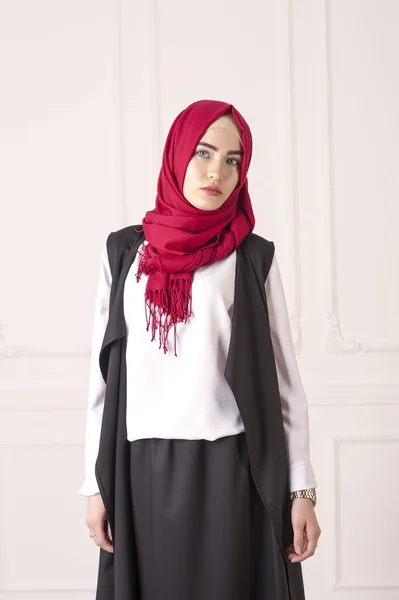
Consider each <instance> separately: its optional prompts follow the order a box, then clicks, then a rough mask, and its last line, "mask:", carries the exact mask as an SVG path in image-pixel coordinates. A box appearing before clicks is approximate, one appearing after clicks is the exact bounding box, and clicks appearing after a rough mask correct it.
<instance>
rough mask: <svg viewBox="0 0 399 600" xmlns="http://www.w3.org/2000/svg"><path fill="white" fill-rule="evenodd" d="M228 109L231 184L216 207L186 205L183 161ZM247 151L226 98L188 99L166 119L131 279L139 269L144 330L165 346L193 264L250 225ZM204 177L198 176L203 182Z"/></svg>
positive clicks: (214, 254)
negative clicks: (236, 144) (234, 166)
mask: <svg viewBox="0 0 399 600" xmlns="http://www.w3.org/2000/svg"><path fill="white" fill-rule="evenodd" d="M229 111H231V113H232V115H233V117H234V119H235V121H236V123H237V125H238V127H239V128H240V129H241V131H242V143H243V151H244V156H243V160H242V163H241V167H240V179H239V183H238V185H237V187H236V188H235V190H234V191H233V193H232V194H231V196H230V197H229V198H228V200H226V202H225V203H224V204H223V205H222V206H221V207H220V208H219V209H217V210H210V211H204V210H200V209H198V208H196V207H194V206H192V205H191V204H190V203H189V202H188V201H187V200H186V198H185V197H184V195H183V184H184V178H185V173H186V170H187V166H188V163H189V162H190V160H191V159H192V157H193V155H194V151H195V148H196V146H197V145H198V142H199V141H200V140H201V137H202V136H203V134H204V133H205V131H206V129H208V127H210V126H211V125H212V123H213V122H214V121H216V119H218V118H219V117H221V116H223V115H224V114H226V113H227V112H229ZM251 156H252V135H251V131H250V129H249V126H248V124H247V123H246V121H245V120H244V118H243V116H242V115H241V114H240V113H239V112H238V111H237V110H236V109H235V108H234V106H233V105H232V104H228V103H226V102H219V101H216V100H201V101H199V102H194V103H193V104H191V105H190V106H188V107H187V108H186V109H185V110H184V111H183V112H182V113H180V114H179V115H178V116H177V118H176V119H175V121H174V122H173V124H172V127H171V129H170V131H169V134H168V137H167V139H166V143H165V149H164V154H163V160H162V167H161V171H160V174H159V179H158V189H157V197H156V206H155V209H154V210H151V211H149V212H147V213H146V215H145V218H144V219H143V221H142V224H143V229H144V233H145V237H146V240H147V244H146V245H145V247H144V252H143V253H142V255H141V258H140V263H139V269H138V272H137V280H139V279H140V277H141V275H142V274H143V273H145V274H146V275H148V276H149V277H148V281H147V286H146V292H145V303H146V311H147V330H149V329H151V333H152V338H151V339H152V340H154V339H155V336H156V333H157V331H158V334H159V347H160V348H161V347H163V349H164V352H165V353H166V352H167V338H168V334H169V331H170V329H171V327H173V328H174V350H175V354H176V324H177V323H179V322H184V323H186V322H187V319H188V318H189V317H190V316H191V284H192V277H193V272H194V270H195V269H198V267H202V266H205V265H210V264H212V263H214V262H216V261H218V260H220V259H222V258H224V257H225V256H228V255H229V254H231V253H232V252H233V251H234V250H235V249H236V248H237V247H238V246H239V245H240V243H241V242H242V240H243V239H244V238H245V237H246V236H247V235H248V234H249V233H251V232H252V231H253V229H254V226H255V218H254V214H253V210H252V205H251V199H250V195H249V192H248V179H247V173H248V168H249V165H250V162H251ZM209 184H210V182H204V185H209Z"/></svg>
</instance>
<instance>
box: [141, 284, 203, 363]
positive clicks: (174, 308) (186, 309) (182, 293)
mask: <svg viewBox="0 0 399 600" xmlns="http://www.w3.org/2000/svg"><path fill="white" fill-rule="evenodd" d="M145 304H146V319H147V331H151V341H154V339H155V337H156V333H157V331H158V336H159V348H163V351H164V353H165V354H166V353H167V351H168V347H167V340H168V335H169V331H170V329H171V328H172V327H173V329H174V353H175V356H177V352H176V339H177V334H176V326H177V323H185V324H186V323H187V320H188V319H189V318H190V317H191V315H192V297H191V280H189V279H187V278H180V277H171V278H170V284H169V289H168V290H150V291H147V292H146V303H145Z"/></svg>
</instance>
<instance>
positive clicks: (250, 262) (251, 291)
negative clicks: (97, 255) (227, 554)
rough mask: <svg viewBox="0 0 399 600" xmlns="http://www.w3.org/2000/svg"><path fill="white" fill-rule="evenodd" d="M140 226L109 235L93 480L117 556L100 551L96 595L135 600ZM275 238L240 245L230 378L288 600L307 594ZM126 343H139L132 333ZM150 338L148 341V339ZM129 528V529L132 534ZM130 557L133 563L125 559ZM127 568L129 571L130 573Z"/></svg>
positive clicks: (254, 237)
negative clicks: (290, 452) (291, 476)
mask: <svg viewBox="0 0 399 600" xmlns="http://www.w3.org/2000/svg"><path fill="white" fill-rule="evenodd" d="M137 229H141V226H140V225H137V226H130V227H126V228H124V229H121V230H119V231H117V232H114V233H111V234H110V236H109V237H108V240H107V250H108V257H109V261H110V268H111V272H112V287H111V299H110V310H109V319H108V324H107V328H106V331H105V335H104V340H103V344H102V348H101V352H100V368H101V372H102V374H103V377H104V380H105V381H106V383H107V386H106V394H105V403H104V413H103V421H102V429H101V437H100V447H99V452H98V457H97V462H96V478H97V482H98V485H99V488H100V492H101V496H102V499H103V501H104V505H105V508H106V511H107V515H108V518H109V521H110V525H111V530H112V534H113V540H114V547H115V552H114V554H110V553H107V552H105V551H104V550H101V551H100V569H99V580H98V590H97V600H136V598H137V599H139V598H140V593H139V582H138V579H137V576H136V575H135V573H132V568H131V565H132V564H133V563H134V562H135V560H136V559H135V556H136V552H135V548H134V539H133V536H132V535H131V533H130V532H133V523H132V514H131V513H132V511H131V506H130V486H129V461H128V457H129V442H128V440H127V432H126V361H125V355H126V324H125V320H124V312H123V293H124V284H125V280H126V276H127V273H128V271H129V268H130V267H131V265H132V263H133V261H134V259H135V255H136V251H137V248H138V247H139V246H140V245H141V244H142V242H143V241H144V239H145V238H144V233H143V232H140V233H138V232H137V231H136V230H137ZM273 256H274V244H273V243H272V242H269V241H267V240H265V239H264V238H262V237H259V236H258V235H255V234H250V235H248V236H247V237H246V238H245V239H244V241H243V242H242V243H241V245H240V246H239V247H238V249H237V264H236V278H235V290H234V307H233V318H232V332H231V340H230V347H229V353H228V358H227V364H226V369H225V378H226V381H227V382H228V384H229V386H230V388H231V390H232V392H233V394H234V397H235V399H236V402H237V406H238V409H239V411H240V413H241V417H242V420H243V423H244V427H245V431H246V439H247V444H248V453H249V458H250V464H251V472H252V476H253V480H254V483H255V485H256V488H257V490H258V493H259V495H260V497H261V499H262V502H263V504H264V506H265V508H266V510H267V512H268V514H269V517H270V519H271V521H272V524H273V526H274V530H275V534H276V537H277V540H278V543H279V545H280V549H281V554H282V560H284V563H285V568H286V573H287V581H288V587H289V591H290V599H291V600H303V598H304V595H303V584H302V574H301V566H300V563H296V564H292V563H291V562H290V561H289V560H288V559H287V558H286V555H285V548H287V546H288V545H289V544H292V542H293V531H292V525H291V500H290V494H289V480H288V462H287V452H286V445H285V436H284V427H283V418H282V411H281V401H280V393H279V387H278V380H277V372H276V364H275V359H274V353H273V346H272V341H271V336H270V326H269V317H268V309H267V302H266V293H265V281H266V278H267V275H268V273H269V270H270V266H271V263H272V260H273ZM129 343H130V344H134V333H133V332H130V337H129ZM149 343H150V341H149ZM127 532H129V533H127ZM125 561H128V563H129V564H127V563H125ZM127 573H129V575H127Z"/></svg>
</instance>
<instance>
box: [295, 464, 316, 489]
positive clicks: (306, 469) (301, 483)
mask: <svg viewBox="0 0 399 600" xmlns="http://www.w3.org/2000/svg"><path fill="white" fill-rule="evenodd" d="M289 480H290V492H296V491H297V490H307V489H310V488H316V487H317V483H316V479H315V475H314V471H313V467H312V464H311V462H310V460H300V461H298V462H295V463H292V464H291V465H290V467H289Z"/></svg>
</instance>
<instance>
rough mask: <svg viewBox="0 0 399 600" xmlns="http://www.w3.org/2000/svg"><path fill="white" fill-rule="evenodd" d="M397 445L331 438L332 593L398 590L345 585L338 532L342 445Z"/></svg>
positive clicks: (384, 440)
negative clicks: (332, 490) (332, 475)
mask: <svg viewBox="0 0 399 600" xmlns="http://www.w3.org/2000/svg"><path fill="white" fill-rule="evenodd" d="M362 443H367V444H387V443H388V444H399V437H393V436H386V437H382V436H368V437H366V436H359V437H342V438H338V437H336V438H333V456H334V499H335V527H334V530H335V536H334V545H335V548H334V559H335V560H334V573H335V576H334V586H333V588H332V591H341V592H343V591H351V592H353V591H366V590H367V591H384V592H386V591H389V590H391V591H397V590H399V583H398V584H393V585H392V584H387V585H384V584H382V585H381V584H379V583H372V584H370V585H365V584H364V583H362V582H359V583H351V584H348V583H345V581H344V580H342V576H341V556H340V548H341V532H340V527H339V523H340V518H341V502H340V498H341V496H340V457H339V451H340V448H341V446H342V445H343V444H362Z"/></svg>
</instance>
